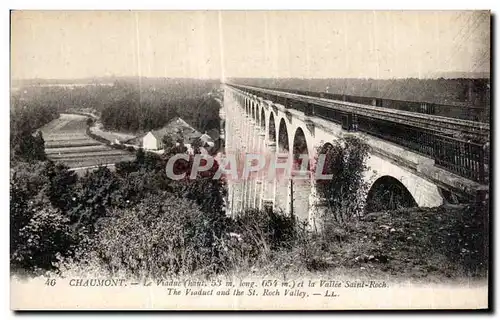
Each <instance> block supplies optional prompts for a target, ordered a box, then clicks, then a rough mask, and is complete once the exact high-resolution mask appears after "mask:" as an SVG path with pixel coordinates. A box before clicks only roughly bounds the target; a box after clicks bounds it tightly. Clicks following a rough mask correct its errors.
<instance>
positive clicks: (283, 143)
mask: <svg viewBox="0 0 500 320" xmlns="http://www.w3.org/2000/svg"><path fill="white" fill-rule="evenodd" d="M278 150H279V151H280V152H285V153H288V152H289V151H290V145H289V143H288V128H287V125H286V122H285V119H284V118H281V120H280V125H279V129H278Z"/></svg>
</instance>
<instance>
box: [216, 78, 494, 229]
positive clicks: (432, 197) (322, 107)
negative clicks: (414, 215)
mask: <svg viewBox="0 0 500 320" xmlns="http://www.w3.org/2000/svg"><path fill="white" fill-rule="evenodd" d="M223 89H224V101H223V108H222V111H221V114H222V117H223V118H224V119H223V122H224V123H223V131H224V132H223V134H224V138H225V148H226V149H225V152H226V154H245V153H260V154H266V155H270V156H276V155H277V157H278V158H289V159H291V158H293V157H294V156H296V153H300V154H307V155H308V156H309V158H310V159H314V158H315V157H316V156H317V152H318V151H317V150H319V149H318V148H322V147H325V146H328V145H329V144H331V143H333V142H334V141H336V140H338V139H339V138H340V137H342V136H345V135H355V136H358V137H361V138H363V139H364V140H365V141H366V142H367V144H368V145H369V147H370V152H369V156H368V159H367V163H366V164H367V166H368V168H369V169H368V170H367V171H365V174H364V179H365V181H366V182H367V183H368V184H369V189H370V190H369V192H368V194H367V196H366V199H365V201H367V202H370V201H371V200H373V199H370V198H371V197H374V196H376V195H377V194H378V193H377V192H375V191H376V190H377V189H380V188H387V187H392V188H393V189H394V190H398V192H400V193H401V194H402V195H403V196H405V197H406V199H407V205H408V206H420V207H435V206H440V205H442V204H445V203H450V202H454V201H456V200H454V199H461V198H464V197H465V198H471V197H475V196H477V195H478V194H483V195H484V193H487V192H488V186H487V182H486V181H485V178H484V176H485V175H487V174H486V173H485V171H484V170H486V171H488V166H487V164H485V163H484V162H483V153H482V150H483V149H484V148H483V146H482V145H480V144H477V143H472V144H470V142H469V144H463V145H462V144H460V143H459V144H458V145H455V144H452V145H450V143H451V142H453V143H455V141H462V142H463V140H460V139H456V138H453V135H455V136H456V134H457V133H460V134H467V133H468V134H470V135H475V136H485V135H489V125H488V124H482V123H481V124H479V123H475V122H472V121H466V120H459V119H451V118H444V117H439V116H432V115H427V114H416V113H413V112H407V111H402V110H391V109H387V108H380V107H378V106H376V105H361V104H355V103H349V102H344V101H337V100H331V99H325V98H321V97H310V96H305V95H300V94H292V93H286V92H283V91H276V90H269V89H264V88H257V87H249V86H242V85H236V84H228V83H226V84H223ZM384 128H385V129H384ZM415 130H417V131H415ZM436 130H439V132H437V131H436ZM441 133H442V134H441ZM413 137H417V138H416V139H418V141H417V142H418V143H413V142H415V141H413V140H412V139H414V140H415V138H413ZM435 137H440V138H439V139H437V138H435ZM450 139H451V140H450ZM453 139H454V140H453ZM412 141H413V142H412ZM422 141H424V143H422ZM450 141H451V142H450ZM463 143H467V142H463ZM457 148H459V149H457ZM460 148H462V149H463V148H466V149H467V150H465V151H464V150H462V149H460ZM474 148H476V149H474ZM453 150H455V151H456V150H459V152H455V151H454V153H453V155H450V154H449V153H450V152H451V151H453ZM462 151H463V152H462ZM294 153H295V155H294ZM478 157H481V159H479V158H478ZM460 165H461V166H460ZM297 170H299V169H297ZM299 171H300V170H299ZM264 175H265V173H262V174H261V175H259V176H258V177H256V178H255V179H247V180H241V181H232V182H231V181H230V182H229V183H228V212H229V213H230V214H237V213H238V212H240V211H241V210H244V209H246V208H260V209H262V208H273V209H278V210H283V211H284V212H285V213H287V214H294V215H295V216H297V217H299V218H300V219H302V220H309V221H310V222H312V221H313V219H314V216H315V214H316V213H317V210H318V207H319V206H321V199H320V197H319V196H318V193H317V187H316V181H315V179H314V178H311V179H307V180H302V181H294V179H274V180H268V179H266V177H265V176H264ZM486 179H487V178H486Z"/></svg>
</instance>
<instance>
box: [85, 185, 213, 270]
mask: <svg viewBox="0 0 500 320" xmlns="http://www.w3.org/2000/svg"><path fill="white" fill-rule="evenodd" d="M220 228H221V224H220V222H219V223H218V224H217V225H216V224H215V223H214V220H213V219H210V218H209V217H207V216H206V214H204V213H203V212H202V211H200V210H199V208H198V206H196V205H195V204H193V203H192V202H190V201H187V200H184V199H181V198H178V197H175V196H172V195H171V194H168V193H163V194H162V195H161V196H154V197H148V198H146V199H145V200H144V201H142V202H141V203H139V204H138V205H137V206H136V207H133V208H127V209H113V210H112V212H111V213H110V216H109V217H107V218H103V219H101V220H100V221H99V223H98V224H97V228H96V230H97V236H96V238H95V240H94V244H93V245H92V244H91V246H92V247H91V249H92V251H94V256H96V257H98V258H99V259H100V261H101V262H102V264H103V265H104V266H105V267H106V268H107V269H108V271H111V272H112V273H116V272H118V271H122V272H125V273H126V274H128V275H131V276H135V277H155V278H157V277H163V276H166V275H169V274H187V273H192V272H196V271H200V272H203V273H213V272H217V271H218V269H219V265H220V263H219V262H220V252H219V250H218V247H217V246H216V245H214V244H215V243H216V241H217V239H219V238H220V236H221V233H220Z"/></svg>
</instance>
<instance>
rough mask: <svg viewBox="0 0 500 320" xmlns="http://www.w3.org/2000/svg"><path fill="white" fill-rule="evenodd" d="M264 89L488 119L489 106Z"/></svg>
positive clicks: (426, 112) (479, 119) (450, 116)
mask: <svg viewBox="0 0 500 320" xmlns="http://www.w3.org/2000/svg"><path fill="white" fill-rule="evenodd" d="M263 89H264V88H263ZM265 89H270V90H276V91H282V92H289V93H294V94H301V95H306V96H310V97H317V98H324V99H331V100H339V101H345V102H352V103H359V104H364V105H371V106H377V107H383V108H389V109H395V110H404V111H410V112H417V113H423V114H431V115H438V116H443V117H449V118H455V119H463V120H470V121H479V122H485V123H487V122H489V121H490V107H489V106H484V107H471V106H458V105H451V104H442V103H433V102H418V101H407V100H394V99H387V98H377V97H362V96H353V95H346V94H336V93H328V92H318V91H304V90H293V89H279V88H265Z"/></svg>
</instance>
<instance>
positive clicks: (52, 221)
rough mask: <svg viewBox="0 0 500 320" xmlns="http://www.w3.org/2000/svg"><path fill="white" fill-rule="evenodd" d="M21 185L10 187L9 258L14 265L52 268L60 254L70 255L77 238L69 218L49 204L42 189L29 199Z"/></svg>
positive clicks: (25, 268) (27, 268) (37, 268)
mask: <svg viewBox="0 0 500 320" xmlns="http://www.w3.org/2000/svg"><path fill="white" fill-rule="evenodd" d="M23 199H26V194H23V192H22V190H20V189H18V188H15V187H14V188H12V189H11V209H10V261H11V266H12V267H13V268H15V269H17V268H22V269H24V270H27V271H35V272H36V271H39V270H40V269H45V270H48V269H51V268H52V264H53V263H54V262H56V261H57V256H59V255H62V256H70V255H71V254H72V252H73V249H74V245H75V244H76V239H75V237H74V234H73V233H72V230H71V228H70V225H69V219H68V218H67V217H65V216H64V215H63V214H62V213H61V211H60V210H59V209H57V208H55V207H53V206H52V205H51V204H50V201H49V199H48V198H47V197H46V196H45V194H44V193H43V192H39V193H38V194H37V195H36V196H35V197H32V198H30V199H29V200H28V201H23Z"/></svg>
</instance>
